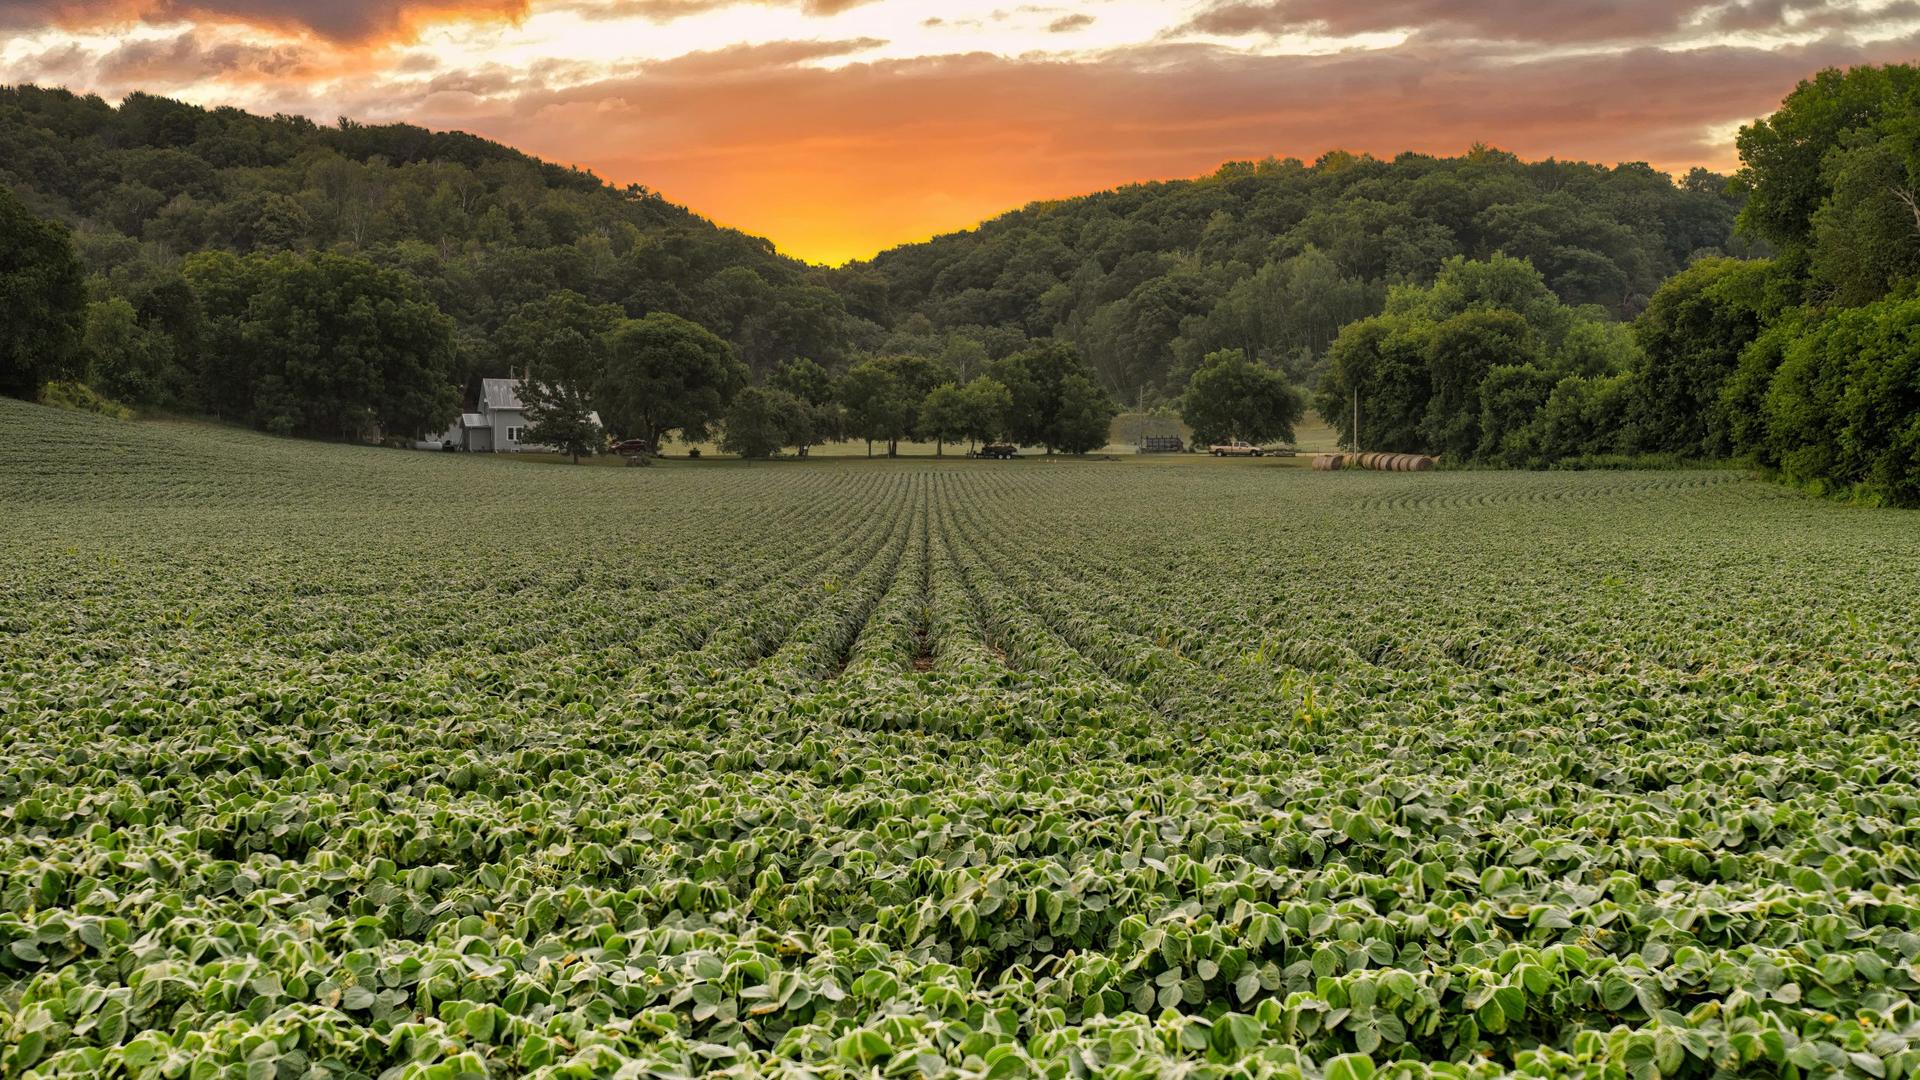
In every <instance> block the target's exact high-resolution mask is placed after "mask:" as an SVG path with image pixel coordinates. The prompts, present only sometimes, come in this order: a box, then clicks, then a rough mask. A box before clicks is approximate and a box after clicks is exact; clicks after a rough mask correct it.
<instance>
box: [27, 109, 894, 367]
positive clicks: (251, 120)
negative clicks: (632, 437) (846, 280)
mask: <svg viewBox="0 0 1920 1080" xmlns="http://www.w3.org/2000/svg"><path fill="white" fill-rule="evenodd" d="M0 184H6V185H11V186H13V187H15V188H16V189H18V190H19V191H20V192H22V193H23V196H24V197H28V198H29V200H30V201H31V202H32V203H33V204H34V205H35V206H37V207H40V208H42V209H43V211H44V212H46V213H49V214H51V215H54V216H58V217H61V218H64V219H66V220H70V221H74V222H78V223H83V224H84V225H85V229H84V230H83V231H84V232H85V233H86V235H87V246H88V265H87V269H88V270H90V271H92V272H93V273H94V274H96V275H98V276H99V278H100V279H101V280H102V282H103V284H104V285H105V287H106V288H108V289H110V290H111V291H112V292H113V293H114V294H116V295H121V296H124V297H125V298H127V299H129V300H132V301H134V302H135V303H136V305H138V304H139V297H138V296H137V295H136V294H137V293H138V292H139V291H140V290H141V289H142V288H143V284H144V282H143V279H144V277H145V276H146V275H147V273H148V272H149V270H148V263H149V261H150V260H153V259H156V258H159V259H165V258H166V257H168V256H185V255H188V254H191V253H194V252H200V251H222V252H228V253H231V254H236V255H247V254H252V253H256V252H259V253H269V254H271V253H277V252H282V251H330V252H337V253H348V254H354V255H358V256H361V257H364V258H366V259H368V260H370V261H372V262H374V263H376V264H378V265H381V266H384V267H389V268H394V269H402V270H405V271H406V272H407V273H409V274H411V275H412V276H413V277H415V278H416V279H418V280H419V281H420V282H421V284H422V287H423V289H424V291H425V293H426V295H427V296H429V297H430V298H431V299H432V301H433V302H434V303H435V304H436V305H437V306H439V307H440V308H441V309H442V310H443V311H444V312H445V313H446V314H447V315H448V316H450V317H451V318H452V319H453V320H454V323H455V326H456V328H457V333H458V335H459V340H460V341H461V343H462V348H461V357H460V359H461V370H460V371H459V373H458V376H457V378H456V380H455V381H456V382H458V383H465V382H467V381H468V380H469V379H471V378H476V377H478V376H481V375H491V376H504V375H506V374H507V370H506V366H507V365H508V364H509V363H511V364H513V365H515V366H522V365H523V364H524V361H522V360H518V359H512V358H510V357H503V356H501V355H500V354H499V350H498V349H497V347H496V345H497V343H498V342H499V340H500V338H499V337H498V335H500V334H501V332H502V331H503V330H504V329H506V324H507V323H508V322H509V320H511V319H512V317H513V316H514V315H515V314H516V313H517V312H520V311H521V310H522V309H523V308H524V307H525V306H526V305H528V304H530V303H536V302H538V301H541V300H542V299H543V298H545V297H547V296H548V295H550V294H553V293H556V292H560V291H563V290H564V291H570V292H572V293H574V294H578V295H579V296H580V297H582V298H584V299H585V301H586V302H588V303H590V304H595V305H599V304H613V305H615V306H617V307H619V308H620V310H621V314H623V315H627V316H632V317H636V318H637V317H641V316H644V315H647V314H650V313H652V312H655V311H661V312H667V313H670V314H674V315H678V316H681V317H682V318H685V319H688V320H690V321H693V322H697V323H699V324H701V325H702V326H705V327H707V328H708V329H709V330H711V331H713V332H714V333H716V334H717V335H719V336H721V337H723V338H725V339H727V340H728V341H729V342H730V343H731V344H732V345H733V346H734V348H735V351H736V353H737V354H738V355H740V356H742V357H743V358H745V359H747V360H748V361H749V362H751V363H752V364H753V365H755V366H756V368H757V369H758V370H760V371H763V372H764V371H767V370H771V368H772V367H773V366H774V365H775V364H777V363H778V362H779V361H782V360H785V359H790V358H793V357H796V356H812V357H815V358H819V359H824V360H837V359H838V358H839V357H840V356H841V355H842V354H843V353H844V352H845V350H846V349H847V348H848V346H849V343H850V341H851V338H852V336H853V334H854V333H855V332H856V330H857V329H858V327H857V324H856V322H855V320H853V319H851V318H850V317H849V316H848V315H847V314H846V312H845V310H844V305H843V303H842V301H841V300H840V298H839V296H838V295H837V294H835V293H834V292H833V291H832V290H830V289H828V288H826V287H825V285H824V284H823V283H822V281H821V280H820V279H819V272H818V271H815V270H812V269H810V268H808V267H806V266H804V265H803V264H801V263H799V262H798V261H796V260H793V259H788V258H784V257H782V256H780V255H778V254H777V253H775V252H774V251H773V248H772V245H770V244H768V243H767V242H766V241H765V240H762V239H759V238H757V237H751V236H747V235H745V234H742V233H739V232H736V231H734V230H730V229H722V228H718V227H716V226H714V225H713V224H712V223H710V222H708V221H705V220H703V219H702V218H700V217H698V216H696V215H694V214H693V213H691V212H690V211H688V210H686V209H685V208H683V207H680V206H676V205H674V204H672V203H669V202H667V201H666V200H665V199H663V198H661V197H660V196H659V195H657V194H655V193H654V192H651V191H648V190H646V189H645V188H642V187H639V186H637V185H630V186H627V187H622V188H616V187H614V186H612V185H609V184H606V183H603V182H602V181H600V180H599V179H597V178H596V177H594V176H592V175H591V174H589V173H585V172H582V171H579V170H577V169H571V168H566V167H563V166H559V165H553V164H549V163H545V162H541V161H538V160H536V159H534V158H531V157H528V156H527V155H525V154H522V153H520V152H518V151H516V150H512V149H510V148H508V147H505V146H502V145H500V144H498V143H492V142H488V141H486V140H483V139H478V138H475V137H474V136H471V135H466V134H462V133H458V132H430V131H426V130H424V129H421V128H418V127H413V126H410V125H406V124H390V125H367V124H358V123H354V122H352V121H344V120H343V121H342V122H341V123H340V124H339V125H338V126H335V127H320V126H317V125H315V124H313V123H312V122H311V121H308V120H306V119H303V118H299V117H291V116H275V117H264V116H252V115H249V114H247V113H244V112H241V111H239V110H237V109H230V108H223V109H213V110H207V109H201V108H198V107H196V106H192V105H187V104H183V103H181V102H176V101H168V100H166V99H164V98H158V97H153V96H151V95H145V94H133V95H130V96H129V97H128V98H127V99H126V101H125V102H123V103H122V104H121V106H120V107H118V108H114V107H113V106H110V105H108V104H107V103H105V102H103V101H101V100H100V99H99V98H94V97H89V98H82V97H77V96H75V95H73V94H70V93H67V92H66V91H64V90H52V89H43V88H39V87H33V86H12V87H0ZM6 249H7V250H11V246H10V245H9V246H8V247H7V248H6Z"/></svg>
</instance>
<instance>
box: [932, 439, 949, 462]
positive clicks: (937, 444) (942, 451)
mask: <svg viewBox="0 0 1920 1080" xmlns="http://www.w3.org/2000/svg"><path fill="white" fill-rule="evenodd" d="M946 448H947V441H946V440H945V439H942V438H940V437H939V436H935V437H934V440H933V456H934V457H945V456H946Z"/></svg>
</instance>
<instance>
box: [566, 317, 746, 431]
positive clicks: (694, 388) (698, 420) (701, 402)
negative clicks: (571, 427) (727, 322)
mask: <svg viewBox="0 0 1920 1080" xmlns="http://www.w3.org/2000/svg"><path fill="white" fill-rule="evenodd" d="M606 348H607V366H606V372H605V374H604V375H602V376H601V379H600V384H599V387H598V390H597V392H596V394H595V400H596V401H598V402H599V404H600V418H601V419H602V420H603V421H605V422H606V424H607V426H608V427H609V428H610V429H612V430H613V431H615V432H617V433H619V434H621V435H626V436H630V437H639V438H644V439H646V440H647V441H649V442H651V443H652V444H653V445H655V446H659V445H660V444H661V443H662V441H664V440H665V439H666V438H667V437H668V436H669V435H671V434H674V433H678V434H679V435H680V436H681V437H682V438H684V439H686V440H687V441H688V442H696V441H698V440H700V439H702V438H705V437H706V434H707V430H708V428H709V427H710V426H711V425H712V424H714V423H715V422H716V421H718V420H719V419H720V418H721V417H722V416H724V415H726V411H727V406H728V405H729V404H731V403H732V401H733V397H734V395H735V394H737V393H738V392H739V391H740V390H741V389H742V388H743V387H745V386H746V384H747V368H746V365H745V364H742V363H741V362H740V361H739V360H738V359H737V358H735V356H734V354H733V347H732V346H730V345H728V344H727V343H726V342H725V341H723V340H721V339H720V338H719V337H718V336H717V335H715V334H714V333H713V332H712V331H709V330H707V329H705V328H703V327H701V326H699V325H698V324H695V323H692V322H689V321H687V320H686V319H683V318H680V317H679V316H678V315H669V314H667V313H666V312H663V311H657V312H654V313H652V314H650V315H648V316H646V317H645V318H642V319H622V320H620V321H619V323H617V324H616V325H615V326H614V328H613V329H612V330H611V331H609V332H608V334H607V338H606Z"/></svg>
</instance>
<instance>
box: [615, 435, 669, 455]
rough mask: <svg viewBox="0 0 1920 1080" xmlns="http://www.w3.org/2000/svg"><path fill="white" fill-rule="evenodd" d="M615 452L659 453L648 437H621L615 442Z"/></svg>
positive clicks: (622, 453) (624, 453)
mask: <svg viewBox="0 0 1920 1080" xmlns="http://www.w3.org/2000/svg"><path fill="white" fill-rule="evenodd" d="M613 452H614V453H616V454H621V455H626V454H657V453H659V451H658V450H656V449H654V446H653V443H652V441H651V440H648V439H621V440H620V441H619V442H617V443H614V444H613Z"/></svg>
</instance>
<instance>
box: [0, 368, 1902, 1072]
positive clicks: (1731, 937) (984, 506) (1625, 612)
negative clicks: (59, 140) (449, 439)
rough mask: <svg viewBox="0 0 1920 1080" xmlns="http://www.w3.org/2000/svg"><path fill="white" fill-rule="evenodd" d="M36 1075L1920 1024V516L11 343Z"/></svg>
mask: <svg viewBox="0 0 1920 1080" xmlns="http://www.w3.org/2000/svg"><path fill="white" fill-rule="evenodd" d="M0 430H4V431H6V432H7V433H8V437H7V438H6V439H5V440H0V567H4V570H0V1074H4V1075H8V1076H22V1077H29V1076H30V1077H54V1076H139V1077H149V1076H166V1077H176V1076H189V1077H193V1078H195V1080H202V1078H207V1077H236V1078H237V1077H244V1078H246V1080H269V1078H280V1080H291V1078H294V1077H322V1076H324V1077H369V1078H372V1077H392V1078H395V1080H399V1078H403V1077H421V1078H442V1077H445V1078H453V1077H484V1076H493V1077H506V1076H542V1077H575V1076H580V1077H585V1076H620V1077H639V1076H690V1075H703V1074H716V1073H719V1074H727V1075H761V1074H790V1075H846V1076H854V1075H858V1076H872V1075H888V1076H892V1075H912V1074H929V1075H955V1076H980V1077H996V1078H999V1077H1017V1076H1042V1075H1045V1076H1053V1077H1066V1076H1079V1075H1111V1076H1141V1077H1145V1076H1169V1075H1192V1076H1230V1075H1232V1076H1243V1075H1246V1076H1290V1077H1322V1076H1324V1077H1327V1078H1329V1080H1368V1078H1369V1077H1371V1076H1377V1075H1382V1074H1392V1075H1406V1076H1428V1075H1445V1076H1474V1077H1492V1076H1495V1075H1501V1074H1505V1073H1510V1072H1522V1073H1526V1074H1529V1075H1536V1076H1567V1075H1583V1076H1594V1077H1615V1076H1618V1077H1633V1078H1636V1080H1645V1078H1648V1077H1652V1076H1656V1075H1657V1076H1689V1075H1698V1076H1707V1075H1714V1074H1716V1073H1720V1074H1726V1075H1733V1074H1765V1075H1809V1076H1811V1075H1824V1074H1829V1073H1846V1074H1849V1075H1863V1076H1872V1077H1900V1076H1905V1075H1911V1074H1913V1073H1914V1071H1915V1069H1916V1065H1917V1064H1920V1010H1916V1005H1915V998H1916V994H1920V967H1917V966H1916V959H1917V958H1920V926H1916V922H1917V921H1920V885H1917V884H1916V880H1917V879H1920V854H1917V853H1916V850H1915V846H1914V845H1915V840H1916V834H1917V832H1920V824H1917V822H1920V788H1916V780H1917V778H1920V604H1916V603H1914V598H1915V597H1920V516H1916V515H1915V514H1912V513H1901V512H1888V511H1863V510H1855V509H1848V508H1843V507H1839V506H1835V505H1832V504H1828V503H1822V502H1818V501H1812V500H1807V499H1803V498H1801V497H1799V496H1796V495H1794V494H1792V493H1790V492H1787V491H1785V490H1782V489H1780V488H1776V487H1772V486H1766V485H1762V484H1759V483H1755V482H1752V481H1749V480H1747V479H1745V478H1744V477H1743V476H1742V475H1740V474H1738V473H1734V472H1652V473H1606V474H1598V473H1596V474H1511V473H1432V474H1376V473H1354V472H1343V473H1333V474H1320V473H1314V472H1311V471H1310V470H1306V469H1302V468H1297V467H1292V466H1290V465H1288V464H1284V463H1281V462H1275V461H1220V462H1215V461H1211V460H1208V461H1204V462H1195V461H1180V462H1163V461H1155V460H1151V459H1146V460H1125V461H1112V462H1097V461H1036V460H1021V461H1015V462H970V461H948V462H933V461H899V462H886V461H880V462H872V463H869V462H848V461H814V462H805V463H800V462H783V463H773V464H766V465H753V466H749V465H743V464H738V463H728V462H697V463H695V462H684V461H682V462H669V463H665V464H662V465H660V466H659V467H656V468H652V469H570V468H566V467H560V466H541V465H534V464H529V463H524V462H512V461H500V460H491V459H474V458H469V457H466V456H457V455H438V454H420V453H407V452H399V451H382V450H373V449H362V448H352V447H340V446H328V445H318V444H311V443H299V442H289V441H276V440H272V439H267V438H263V437H256V436H253V435H249V434H244V433H239V432H232V431H224V430H210V429H205V428H199V427H193V426H187V425H163V424H151V423H149V424H119V423H113V422H109V421H104V420H99V419H97V418H91V417H83V416H77V415H73V414H68V413H60V412H53V411H50V410H44V409H39V408H36V407H31V406H24V405H19V404H16V403H12V402H5V401H0Z"/></svg>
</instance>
